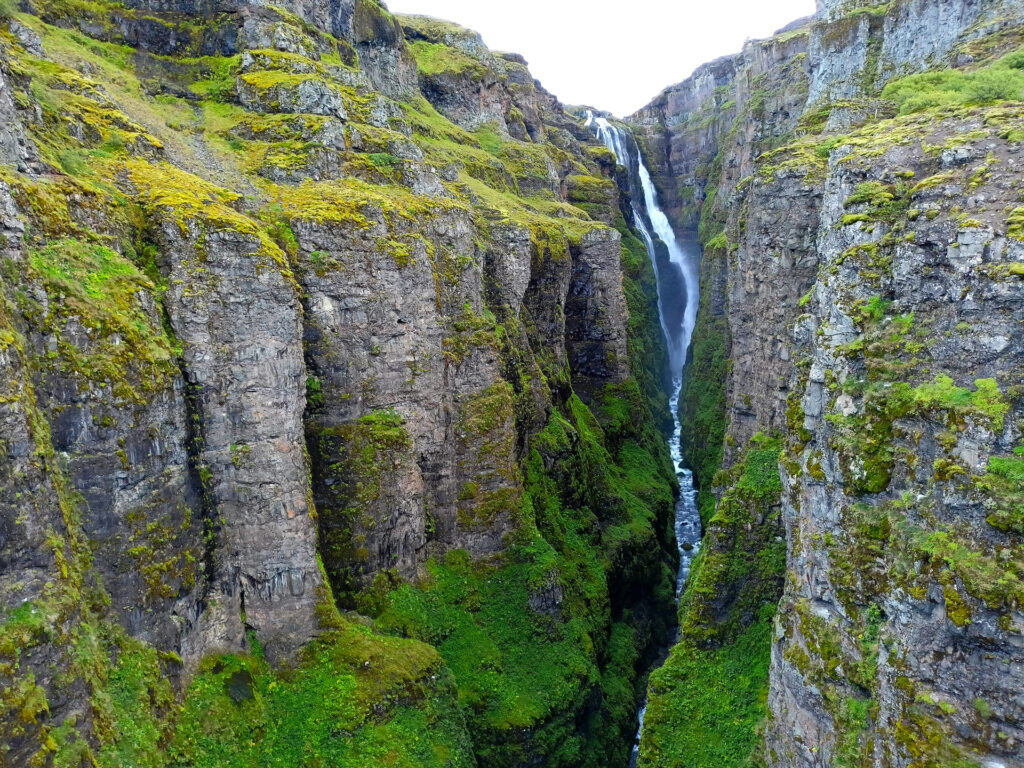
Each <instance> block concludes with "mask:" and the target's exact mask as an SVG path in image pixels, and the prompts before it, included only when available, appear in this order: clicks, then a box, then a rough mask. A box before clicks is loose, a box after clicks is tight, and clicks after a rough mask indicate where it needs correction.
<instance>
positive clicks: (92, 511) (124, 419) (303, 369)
mask: <svg viewBox="0 0 1024 768" xmlns="http://www.w3.org/2000/svg"><path fill="white" fill-rule="evenodd" d="M0 121H2V124H3V127H4V130H3V133H2V137H0V225H2V227H3V231H2V239H0V251H2V258H0V359H2V362H3V365H2V366H0V459H2V461H0V621H2V631H0V684H2V703H3V710H2V714H0V763H2V764H4V765H11V766H23V765H57V766H70V765H76V766H77V765H110V766H115V765H116V766H121V765H137V766H165V765H175V766H215V765H216V766H224V765H231V766H246V765H252V766H256V765H353V766H357V765H370V764H388V765H404V766H412V765H417V766H420V765H423V766H427V765H431V766H433V765H437V766H441V765H445V766H464V765H474V764H476V763H477V761H478V760H479V761H480V764H485V765H494V766H503V765H508V766H512V765H527V764H528V765H547V766H558V765H567V766H568V765H594V766H598V765H604V764H605V762H604V761H605V760H606V759H609V758H608V756H609V755H615V756H617V757H616V758H615V759H616V760H617V761H621V762H625V761H626V759H627V757H628V751H629V746H630V743H631V741H632V737H633V727H634V726H633V718H634V713H635V709H636V706H637V704H638V701H639V699H640V695H641V693H642V685H641V684H640V676H641V674H642V673H643V672H644V670H646V668H647V667H648V665H649V663H650V662H651V660H652V659H653V657H654V655H655V654H656V653H657V650H658V648H659V647H660V646H662V645H663V644H664V643H665V642H666V641H667V639H668V636H669V632H670V625H671V605H672V575H671V574H672V567H673V553H674V551H675V550H674V547H673V544H672V540H671V539H672V534H671V525H670V517H671V514H672V509H673V494H674V489H675V483H676V481H675V477H674V474H673V472H672V468H671V465H670V463H669V459H668V456H667V450H666V448H665V443H664V437H663V435H662V433H661V432H660V431H659V427H658V425H659V424H664V423H665V422H666V420H667V398H666V396H665V392H664V383H665V382H664V377H665V351H664V343H663V340H662V338H661V335H660V332H659V330H658V320H657V305H656V292H655V286H654V277H653V271H652V268H651V265H650V263H649V260H648V259H647V257H646V253H645V252H644V249H643V247H642V246H641V245H640V244H639V242H638V241H637V240H636V238H635V236H634V235H633V233H632V232H631V230H630V229H629V226H628V225H627V223H626V221H625V219H624V218H623V215H622V213H621V212H620V211H621V210H628V206H622V207H620V200H619V193H618V190H617V188H616V185H615V183H614V181H613V176H614V170H615V169H614V162H613V160H611V161H610V158H609V153H608V152H607V151H606V150H604V149H603V148H599V147H597V146H593V145H592V144H591V143H590V141H589V139H588V137H587V134H586V132H585V131H584V130H583V129H582V125H581V123H580V122H579V121H578V120H577V119H576V118H573V117H570V116H567V115H566V114H565V113H564V112H563V110H562V107H561V105H560V104H559V103H558V102H557V100H555V99H554V97H552V96H550V95H549V94H547V93H546V92H545V91H544V90H543V89H542V88H541V87H540V86H539V84H537V83H536V82H535V81H534V80H533V79H532V77H531V76H530V74H529V71H528V69H527V67H526V65H525V62H524V61H523V60H522V59H521V58H520V57H517V56H515V55H511V54H496V53H492V52H490V51H489V50H487V49H486V48H485V47H484V46H483V44H482V43H481V41H480V39H479V37H478V36H476V35H475V34H474V33H472V32H469V31H467V30H465V29H462V28H460V27H457V26H455V25H452V24H447V23H442V22H437V21H434V20H429V19H423V18H397V17H394V16H392V15H391V14H390V13H388V11H387V10H386V9H385V8H384V7H383V6H381V5H379V4H378V3H376V2H375V1H374V0H342V1H341V2H336V3H316V2H299V3H295V4H287V5H284V4H282V5H263V4H255V3H253V4H250V3H245V2H233V1H232V0H225V1H224V2H220V1H219V0H218V1H216V2H203V3H196V2H178V1H177V0H173V1H170V2H140V3H127V4H119V3H112V2H106V1H105V0H95V1H94V0H81V1H79V0H71V1H70V2H65V0H53V2H50V1H49V0H38V2H35V1H33V0H25V2H22V3H21V4H20V5H18V4H15V3H13V2H6V3H3V4H0Z"/></svg>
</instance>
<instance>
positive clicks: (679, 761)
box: [638, 604, 775, 768]
mask: <svg viewBox="0 0 1024 768" xmlns="http://www.w3.org/2000/svg"><path fill="white" fill-rule="evenodd" d="M774 613H775V609H774V606H771V605H768V604H765V606H764V607H763V608H762V610H761V614H760V615H759V616H758V617H757V619H756V620H755V621H754V622H753V623H751V624H750V625H749V626H748V627H747V628H746V629H745V630H743V631H742V632H741V633H740V634H739V636H737V637H736V638H735V640H734V641H733V642H730V643H728V644H726V645H723V646H722V647H720V648H713V649H702V648H693V647H691V646H687V645H677V646H676V647H675V648H673V649H672V653H671V654H670V656H669V658H668V661H666V662H665V664H664V666H662V667H661V668H660V669H658V670H656V671H655V672H654V673H653V674H652V675H651V687H650V701H649V702H648V705H647V714H646V716H645V718H644V725H645V732H644V742H643V750H642V751H641V754H640V761H639V763H638V765H639V766H659V768H660V767H661V766H665V767H666V768H687V767H688V766H695V765H701V766H705V765H706V766H711V765H714V766H745V765H749V764H750V761H751V758H752V756H753V755H755V753H756V752H757V750H758V748H759V747H760V743H759V742H760V738H761V734H762V732H763V728H764V719H765V717H766V715H767V710H768V702H767V696H768V664H769V660H770V659H769V656H770V653H769V652H770V650H771V627H772V618H773V616H774Z"/></svg>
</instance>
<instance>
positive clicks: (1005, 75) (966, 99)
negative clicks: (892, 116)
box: [882, 51, 1024, 115]
mask: <svg viewBox="0 0 1024 768" xmlns="http://www.w3.org/2000/svg"><path fill="white" fill-rule="evenodd" d="M882 98H885V99H889V100H891V101H893V102H895V103H896V105H897V107H898V108H899V112H900V114H901V115H908V114H911V113H914V112H921V111H924V110H927V109H934V108H937V107H940V108H941V107H961V106H971V105H976V104H993V103H996V102H999V101H1020V100H1021V99H1022V98H1024V52H1021V51H1018V52H1016V53H1011V54H1009V55H1007V56H1004V57H1003V58H1001V59H999V60H998V61H996V62H995V63H993V64H991V65H990V66H987V67H983V68H981V69H976V70H962V69H947V70H938V71H933V72H925V73H923V74H919V75H910V76H909V77H904V78H902V79H900V80H895V81H893V82H891V83H889V84H888V85H887V86H886V87H885V89H884V90H883V91H882Z"/></svg>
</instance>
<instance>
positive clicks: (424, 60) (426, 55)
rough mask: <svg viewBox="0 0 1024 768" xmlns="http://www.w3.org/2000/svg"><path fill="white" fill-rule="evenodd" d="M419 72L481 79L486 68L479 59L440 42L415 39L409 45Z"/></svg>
mask: <svg viewBox="0 0 1024 768" xmlns="http://www.w3.org/2000/svg"><path fill="white" fill-rule="evenodd" d="M409 50H410V52H411V53H412V55H413V56H414V57H415V59H416V65H417V66H418V67H419V70H420V73H421V74H423V75H425V76H427V77H437V76H440V75H466V76H468V77H470V78H471V79H473V80H480V79H483V78H484V77H485V76H486V75H487V73H488V69H487V67H485V66H484V65H483V64H482V63H481V62H480V61H479V60H477V59H475V58H473V57H472V56H467V55H466V54H464V53H462V52H461V51H459V50H456V49H455V48H450V47H448V46H447V45H444V44H442V43H428V42H427V41H425V40H417V41H416V42H414V43H412V44H411V45H409Z"/></svg>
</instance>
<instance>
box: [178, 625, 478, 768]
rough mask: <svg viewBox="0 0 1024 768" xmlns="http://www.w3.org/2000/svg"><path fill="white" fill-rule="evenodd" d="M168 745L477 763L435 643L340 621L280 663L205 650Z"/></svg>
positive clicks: (341, 760) (202, 751) (373, 760)
mask: <svg viewBox="0 0 1024 768" xmlns="http://www.w3.org/2000/svg"><path fill="white" fill-rule="evenodd" d="M169 755H170V761H169V764H170V765H172V766H186V765H187V766H195V768H204V767H206V766H208V767H209V768H214V767H215V766H216V767H218V768H219V767H220V766H227V765H231V766H236V767H237V768H246V767H247V766H252V768H257V767H259V768H264V767H265V766H294V765H333V766H339V767H344V766H353V767H355V766H365V765H369V764H377V765H395V766H402V767H404V768H413V767H414V766H415V767H417V768H418V767H419V766H437V767H438V768H441V766H445V767H446V768H455V767H456V766H470V765H474V764H475V763H474V760H473V757H472V752H471V749H470V743H469V738H468V735H467V734H466V731H465V727H464V724H463V721H462V716H461V714H460V713H459V711H458V710H457V708H456V707H455V698H454V691H453V689H452V686H451V677H450V674H449V673H448V671H447V670H446V669H445V668H444V667H443V666H441V661H440V658H439V657H438V655H437V653H436V652H435V651H434V650H433V649H431V648H429V647H427V646H425V645H423V644H422V643H417V642H414V641H410V640H399V639H393V638H384V637H380V636H377V635H374V634H373V633H372V632H371V631H370V630H368V629H366V628H365V627H360V626H357V625H352V624H349V623H348V622H345V621H341V623H340V626H339V628H338V629H336V630H332V631H329V632H326V633H324V634H322V635H321V636H320V638H319V639H318V640H317V641H315V642H314V643H312V644H311V645H310V646H308V647H307V648H305V649H304V650H303V651H302V653H301V656H300V658H299V661H298V663H297V665H296V666H295V667H294V668H290V669H289V668H285V669H283V670H281V671H280V672H277V673H275V672H274V671H273V670H271V669H270V667H269V666H268V665H267V663H266V662H265V661H263V660H262V659H261V658H259V657H250V656H240V655H231V656H215V657H212V658H209V659H207V660H205V661H204V662H203V664H202V666H201V667H200V670H199V673H198V674H197V675H196V677H195V678H194V679H193V681H192V682H191V684H190V686H189V688H188V691H187V693H186V698H185V705H184V709H183V712H182V714H181V718H180V721H179V724H178V727H177V730H176V732H175V734H174V736H173V738H172V739H171V742H170V747H169Z"/></svg>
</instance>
